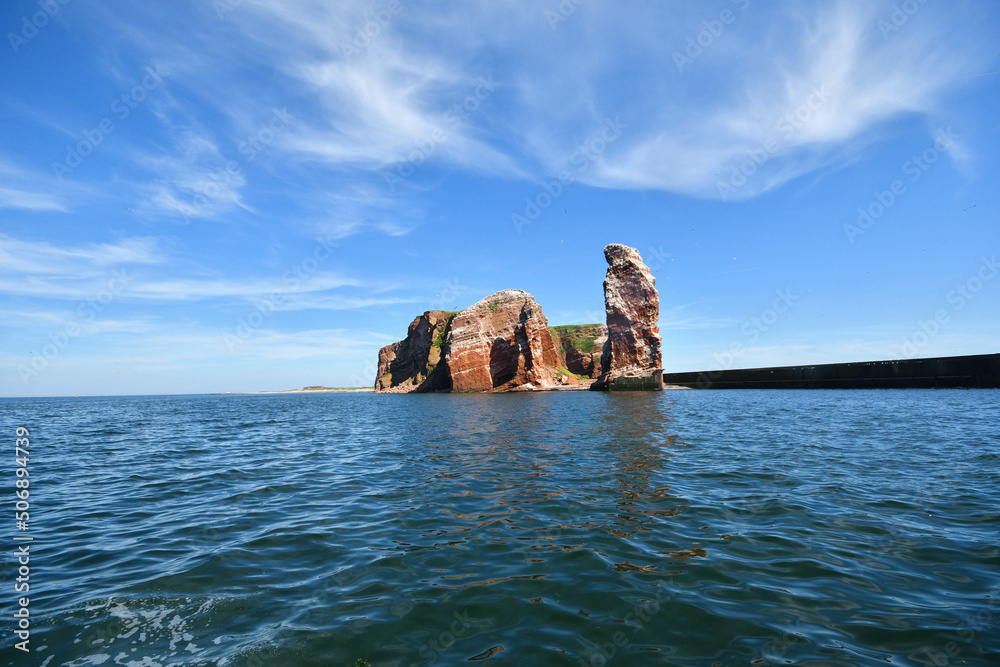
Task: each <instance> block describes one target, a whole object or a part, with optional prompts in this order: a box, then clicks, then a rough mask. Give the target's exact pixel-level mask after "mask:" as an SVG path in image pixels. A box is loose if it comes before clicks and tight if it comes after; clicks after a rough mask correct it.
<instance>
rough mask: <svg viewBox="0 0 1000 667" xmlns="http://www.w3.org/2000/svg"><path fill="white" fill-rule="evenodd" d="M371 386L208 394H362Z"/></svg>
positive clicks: (368, 390) (213, 393) (216, 394)
mask: <svg viewBox="0 0 1000 667" xmlns="http://www.w3.org/2000/svg"><path fill="white" fill-rule="evenodd" d="M372 391H374V389H372V388H371V387H315V388H314V387H305V388H303V389H280V390H278V391H216V392H212V393H211V394H209V395H210V396H249V395H253V394H332V393H335V392H341V393H343V392H347V393H354V394H363V393H368V392H372Z"/></svg>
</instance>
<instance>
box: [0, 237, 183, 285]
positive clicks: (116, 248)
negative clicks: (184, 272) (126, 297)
mask: <svg viewBox="0 0 1000 667" xmlns="http://www.w3.org/2000/svg"><path fill="white" fill-rule="evenodd" d="M162 261H164V256H163V255H162V254H161V253H160V252H159V251H158V249H157V242H156V240H155V239H153V238H150V237H132V238H126V239H123V240H121V241H118V242H116V243H88V244H84V245H78V246H56V245H53V244H51V243H49V242H47V241H23V240H20V239H15V238H11V237H9V236H0V274H2V273H15V274H32V275H44V276H62V277H73V278H80V277H85V276H93V275H95V274H97V273H100V272H101V271H105V270H106V269H107V268H108V267H117V266H121V265H125V264H157V263H160V262H162Z"/></svg>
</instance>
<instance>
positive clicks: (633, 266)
mask: <svg viewBox="0 0 1000 667" xmlns="http://www.w3.org/2000/svg"><path fill="white" fill-rule="evenodd" d="M604 258H605V259H606V260H607V261H608V272H607V274H606V275H605V277H604V310H605V312H606V314H607V328H608V339H607V340H606V341H605V343H604V350H603V352H602V354H601V375H600V377H598V378H597V381H596V382H594V384H592V385H591V386H590V388H591V389H594V390H603V389H613V390H636V389H642V390H658V389H663V372H662V371H663V360H662V357H661V353H660V325H659V319H660V295H659V293H657V291H656V279H655V278H653V274H652V273H651V272H650V270H649V267H647V266H646V265H645V264H644V263H643V261H642V257H640V256H639V251H638V250H636V249H635V248H630V247H628V246H625V245H621V244H618V243H612V244H611V245H608V246H605V248H604Z"/></svg>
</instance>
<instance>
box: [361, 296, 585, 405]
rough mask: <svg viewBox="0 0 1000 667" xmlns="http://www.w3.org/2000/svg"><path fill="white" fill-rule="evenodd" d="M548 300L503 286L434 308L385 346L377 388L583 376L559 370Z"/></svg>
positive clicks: (549, 384) (489, 387)
mask: <svg viewBox="0 0 1000 667" xmlns="http://www.w3.org/2000/svg"><path fill="white" fill-rule="evenodd" d="M563 365H564V364H563V361H562V359H560V357H559V355H558V354H557V352H556V346H555V342H554V340H553V338H552V334H551V332H550V331H549V323H548V321H547V320H546V319H545V315H544V314H543V313H542V308H541V306H539V305H538V304H537V303H536V302H535V299H534V298H533V297H532V296H531V295H530V294H528V293H527V292H522V291H521V290H503V291H501V292H497V293H496V294H492V295H490V296H488V297H486V298H485V299H483V300H482V301H480V302H478V303H476V304H474V305H472V306H470V307H468V308H466V309H465V310H463V311H462V312H460V313H449V312H445V311H440V310H431V311H428V312H426V313H424V314H423V315H421V316H419V317H417V318H416V319H415V320H413V322H411V323H410V327H409V329H408V330H407V333H406V338H405V339H403V340H401V341H399V342H398V343H393V344H392V345H387V346H386V347H383V348H382V349H381V350H379V353H378V378H377V379H376V380H375V391H378V392H383V393H410V392H427V391H447V390H452V391H480V392H486V391H531V390H537V389H552V388H554V387H557V386H560V385H566V384H577V381H576V380H575V379H574V378H572V377H570V376H567V375H564V374H562V373H560V372H559V368H560V367H561V366H563Z"/></svg>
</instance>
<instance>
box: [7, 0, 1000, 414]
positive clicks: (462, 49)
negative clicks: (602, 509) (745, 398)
mask: <svg viewBox="0 0 1000 667" xmlns="http://www.w3.org/2000/svg"><path fill="white" fill-rule="evenodd" d="M0 27H2V30H3V32H4V33H5V38H4V43H3V44H0V54H2V55H0V91H2V95H0V121H2V127H3V143H2V145H0V310H2V320H0V321H2V325H0V355H2V363H0V366H2V369H3V378H2V384H0V394H2V395H5V396H36V395H43V396H44V395H74V394H79V395H84V394H141V393H196V392H212V391H249V390H259V389H285V388H295V387H301V386H305V385H315V384H324V385H331V386H356V385H359V384H364V385H370V384H371V383H372V381H373V380H374V364H375V361H376V354H377V350H378V348H379V347H381V346H382V345H385V344H388V343H390V342H392V341H395V340H398V339H400V338H401V337H402V336H403V335H404V334H405V331H406V326H407V324H408V323H409V322H410V320H411V319H412V318H413V317H414V316H415V315H416V314H418V313H420V312H422V311H424V310H427V309H430V308H444V309H456V310H457V309H461V308H463V307H465V306H468V305H471V304H472V303H474V302H476V301H477V300H479V299H480V298H482V297H483V296H485V295H487V294H490V293H492V292H494V291H497V290H500V289H506V288H519V289H524V290H526V291H528V292H530V293H532V294H533V295H534V296H535V298H536V299H537V300H538V301H539V303H540V304H541V305H542V307H543V309H544V311H545V314H546V315H547V317H548V319H549V322H550V323H551V324H568V323H587V322H595V321H602V320H603V295H602V288H601V281H602V280H603V276H604V271H605V269H606V264H605V262H604V258H603V254H602V252H601V250H602V248H603V246H604V245H605V244H607V243H625V244H628V245H631V246H635V247H637V248H638V249H639V251H640V252H641V254H642V255H643V257H644V258H645V260H646V262H647V263H648V264H649V265H650V266H651V268H652V269H653V270H654V274H655V276H656V280H657V286H658V288H659V290H660V301H661V313H660V327H661V331H662V334H663V350H664V367H665V369H666V370H668V371H671V370H672V371H684V370H703V369H707V368H719V367H721V368H749V367H755V366H764V365H783V364H801V363H825V362H837V361H858V360H869V359H892V358H903V357H927V356H937V355H952V354H977V353H988V352H997V351H1000V318H998V317H997V313H998V312H1000V278H997V277H996V275H995V274H997V273H998V272H1000V268H998V267H997V265H996V256H997V254H998V253H1000V233H998V224H997V223H998V218H997V211H998V203H1000V202H998V199H1000V188H998V187H997V185H996V183H997V181H998V176H1000V114H998V113H997V110H998V109H1000V62H998V52H997V51H998V45H1000V39H998V38H1000V5H997V3H994V2H987V1H982V2H958V1H956V2H944V1H943V0H926V1H925V2H919V1H918V0H907V1H906V2H897V3H895V4H894V3H892V2H862V1H856V2H853V1H847V0H845V1H840V2H838V1H836V0H830V1H827V2H780V1H776V2H767V3H765V2H763V1H762V0H716V1H713V2H698V3H694V2H690V3H681V2H615V3H611V2H599V1H598V0H564V1H563V2H561V3H560V2H557V1H556V0H550V1H548V2H546V1H544V0H543V1H541V2H514V1H510V2H483V3H432V2H423V1H420V0H411V1H408V0H386V1H384V2H383V1H380V0H378V1H376V2H350V1H347V0H345V1H342V2H318V1H315V0H242V1H240V0H215V1H214V2H210V1H208V0H205V1H203V2H188V1H186V0H175V1H172V2H162V1H161V2H148V3H135V2H123V1H118V0H102V1H100V2H98V1H96V0H42V2H38V1H37V0H36V1H34V2H22V1H12V2H6V3H4V4H3V8H2V9H0Z"/></svg>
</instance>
